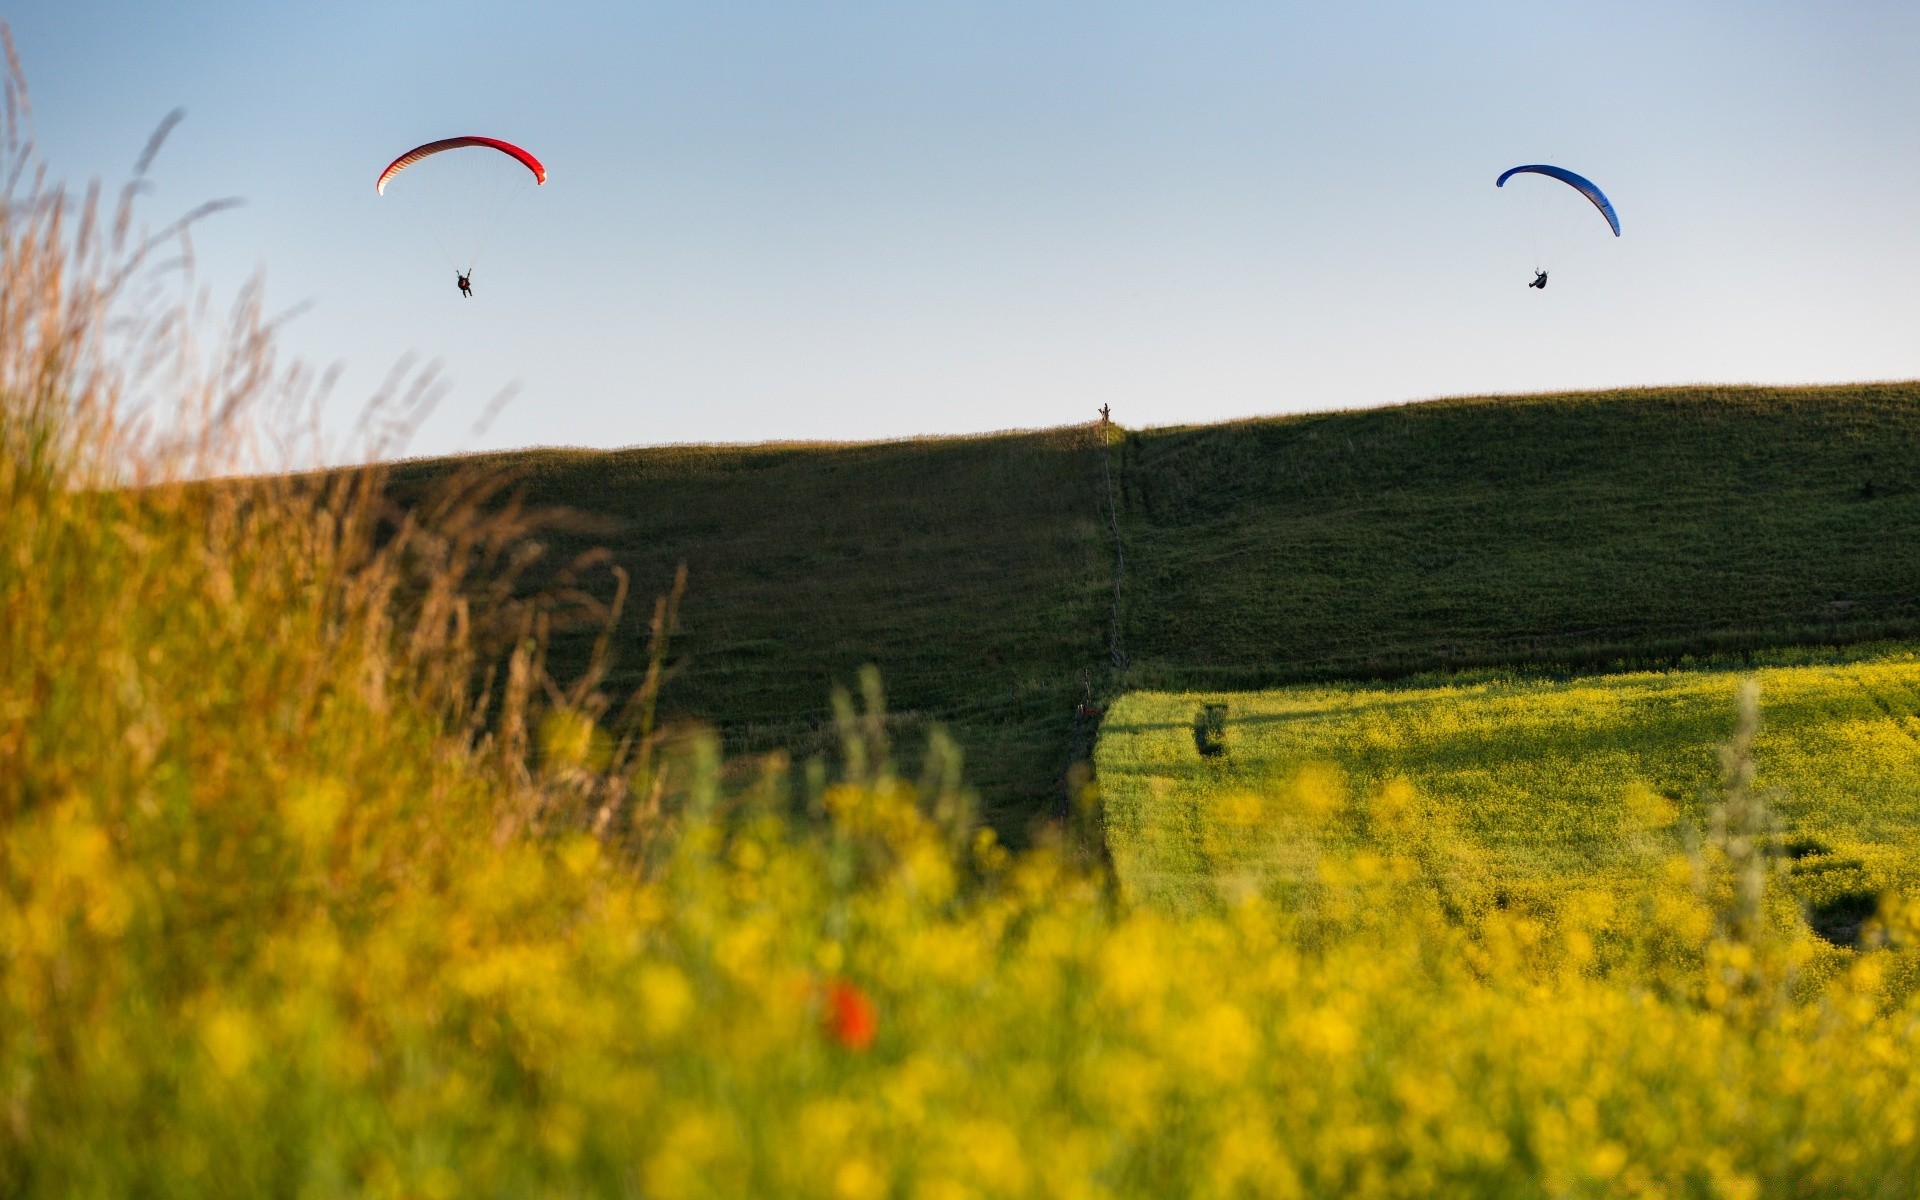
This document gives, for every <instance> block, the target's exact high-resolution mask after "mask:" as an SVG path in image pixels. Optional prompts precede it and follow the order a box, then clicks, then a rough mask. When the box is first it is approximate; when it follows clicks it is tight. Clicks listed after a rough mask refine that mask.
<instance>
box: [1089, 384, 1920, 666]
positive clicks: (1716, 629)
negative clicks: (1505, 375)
mask: <svg viewBox="0 0 1920 1200" xmlns="http://www.w3.org/2000/svg"><path fill="white" fill-rule="evenodd" d="M1120 459H1121V461H1122V463H1123V469H1122V470H1121V473H1120V474H1121V479H1122V480H1123V489H1122V490H1123V494H1124V505H1123V508H1122V513H1121V520H1122V525H1123V527H1124V529H1125V532H1126V545H1127V557H1128V565H1129V569H1130V570H1129V576H1128V588H1127V592H1126V600H1127V607H1126V615H1125V629H1124V634H1125V638H1124V640H1125V645H1126V648H1127V650H1128V651H1129V652H1130V653H1131V655H1132V656H1133V663H1134V669H1133V671H1132V672H1131V673H1130V674H1131V678H1129V679H1128V680H1127V681H1126V683H1127V684H1128V686H1153V687H1207V688H1223V687H1257V686H1263V685H1267V684H1273V683H1281V682H1287V681H1290V680H1307V679H1324V678H1333V677H1382V676H1393V675H1400V674H1405V673H1408V672H1410V671H1419V670H1433V669H1445V668H1450V667H1456V666H1465V665H1493V664H1506V663H1513V662H1545V663H1555V664H1565V665H1573V666H1580V665H1606V664H1610V663H1614V662H1617V661H1620V660H1627V661H1632V662H1637V663H1650V662H1659V661H1665V660H1669V659H1671V658H1673V657H1676V656H1679V655H1684V654H1704V653H1718V652H1727V651H1740V650H1745V649H1749V648H1756V647H1761V646H1776V645H1787V644H1796V643H1803V644H1804V643H1834V642H1850V641H1858V640H1863V639H1866V638H1870V637H1891V636H1906V635H1908V634H1910V633H1912V632H1913V631H1914V630H1915V628H1916V627H1917V626H1920V488H1917V487H1916V485H1920V385H1914V384H1894V385H1874V386H1859V387H1836V388H1802V389H1786V388H1676V389H1663V390H1658V391H1632V392H1607V393H1599V394H1586V395H1579V394H1572V395H1554V396H1539V397H1512V398H1498V399H1477V400H1446V401H1436V402H1431V403H1424V404H1410V405H1404V406H1400V407H1395V408H1382V409H1372V410H1368V411H1363V412H1341V413H1329V414H1324V415H1311V416H1299V417H1288V418H1281V419H1277V420H1261V421H1245V422H1237V423H1234V424H1229V425H1213V426H1203V427H1196V428H1186V429H1156V430H1147V431H1143V432H1138V433H1131V434H1129V435H1128V436H1127V438H1126V441H1125V446H1124V450H1123V451H1122V452H1121V453H1120Z"/></svg>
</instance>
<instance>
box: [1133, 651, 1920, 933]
mask: <svg viewBox="0 0 1920 1200" xmlns="http://www.w3.org/2000/svg"><path fill="white" fill-rule="evenodd" d="M1775 657H1776V658H1777V659H1779V660H1782V661H1783V662H1791V661H1792V660H1793V659H1796V658H1797V659H1800V660H1802V661H1801V662H1799V663H1798V664H1796V665H1776V666H1760V667H1755V668H1751V669H1748V670H1744V671H1739V672H1735V671H1729V670H1700V669H1694V670H1671V671H1661V672H1636V673H1624V674H1616V675H1600V676H1588V677H1584V678H1575V679H1571V680H1555V679H1528V678H1525V677H1511V676H1509V677H1498V676H1495V677H1490V678H1485V679H1481V680H1478V681H1474V680H1471V679H1468V680H1461V679H1458V678H1450V679H1438V680H1427V681H1420V680H1414V681H1408V682H1405V683H1403V684H1401V685H1397V686H1391V687H1383V686H1378V685H1375V686H1366V685H1345V686H1337V687H1336V686H1308V685H1301V686H1296V687H1291V688H1282V689H1276V690H1272V691H1265V692H1242V693H1135V694H1133V695H1129V696H1127V697H1125V698H1123V699H1122V700H1121V701H1120V702H1119V703H1118V704H1116V705H1115V706H1114V709H1113V711H1112V712H1111V714H1110V715H1109V716H1108V719H1107V721H1106V723H1105V725H1104V727H1103V734H1102V737H1101V740H1100V745H1099V750H1098V759H1097V761H1098V766H1099V771H1100V778H1101V781H1102V785H1103V792H1104V794H1105V796H1106V813H1107V836H1108V844H1109V846H1110V847H1111V849H1112V853H1113V857H1114V862H1115V864H1116V867H1117V869H1118V875H1119V878H1120V881H1121V886H1122V887H1123V888H1124V889H1125V890H1126V892H1127V894H1128V896H1129V898H1130V899H1133V900H1135V901H1137V902H1144V903H1153V904H1173V905H1182V906H1191V905H1195V904H1211V903H1217V902H1218V901H1219V896H1220V894H1221V890H1222V888H1223V887H1225V888H1232V887H1240V886H1256V887H1257V886H1264V885H1265V884H1266V883H1268V882H1270V881H1269V880H1266V879H1265V878H1264V876H1266V875H1268V874H1270V873H1271V872H1273V871H1275V870H1280V869H1283V864H1282V863H1281V862H1279V861H1278V860H1274V859H1272V858H1271V857H1270V856H1269V855H1268V854H1267V853H1266V851H1267V849H1268V848H1269V846H1270V844H1271V843H1272V842H1273V840H1274V839H1275V837H1276V836H1281V837H1284V830H1285V828H1286V825H1287V823H1288V821H1290V820H1291V819H1293V818H1294V817H1295V816H1296V815H1297V814H1292V813H1289V812H1288V811H1287V810H1286V809H1285V808H1284V806H1282V807H1281V808H1279V809H1276V810H1274V811H1273V812H1272V813H1271V814H1268V813H1266V810H1265V806H1264V804H1263V803H1262V804H1255V803H1254V801H1252V800H1250V799H1249V797H1260V796H1277V795H1281V794H1284V791H1285V786H1284V785H1285V781H1287V780H1289V779H1292V778H1294V777H1296V776H1297V775H1299V774H1300V773H1301V772H1303V771H1307V772H1311V771H1326V772H1331V773H1333V774H1334V775H1335V776H1337V777H1338V778H1340V779H1342V780H1344V781H1345V783H1346V786H1351V787H1353V788H1355V789H1357V790H1358V791H1360V792H1362V793H1365V794H1370V795H1380V794H1384V793H1385V792H1386V791H1387V790H1388V789H1404V790H1405V791H1406V794H1407V795H1408V796H1411V797H1417V800H1416V801H1414V802H1415V803H1416V804H1417V805H1418V812H1419V820H1420V821H1421V823H1422V824H1423V825H1424V826H1426V827H1427V828H1429V829H1432V830H1435V831H1445V832H1446V833H1447V835H1448V836H1450V837H1452V838H1454V839H1456V840H1457V842H1458V845H1459V846H1460V847H1462V848H1463V850H1464V851H1465V852H1467V853H1469V854H1470V856H1471V860H1472V862H1473V863H1474V867H1473V870H1474V871H1476V872H1477V873H1479V874H1481V875H1483V876H1484V877H1485V878H1486V879H1489V880H1492V881H1495V882H1496V883H1497V884H1498V885H1499V886H1500V887H1502V888H1504V889H1507V890H1508V892H1509V893H1511V894H1515V895H1518V894H1534V895H1548V894H1551V893H1553V892H1554V891H1556V890H1560V889H1566V888H1570V887H1573V888H1577V887H1584V886H1593V885H1601V886H1605V885H1607V884H1608V882H1609V881H1611V880H1616V879H1617V878H1618V877H1619V876H1621V875H1622V874H1624V873H1629V872H1632V871H1635V870H1638V869H1640V868H1642V867H1644V865H1645V861H1646V855H1645V846H1644V844H1642V843H1643V840H1644V836H1645V830H1646V828H1647V827H1648V826H1649V824H1650V823H1651V825H1653V826H1657V827H1658V828H1659V829H1660V830H1663V831H1665V835H1666V836H1668V837H1669V838H1670V839H1672V840H1673V844H1674V845H1675V846H1676V847H1677V846H1678V845H1679V844H1680V841H1679V837H1680V834H1681V833H1682V831H1684V830H1686V829H1689V828H1691V829H1693V830H1696V831H1699V830H1704V829H1705V828H1706V826H1707V824H1708V819H1709V810H1710V808H1711V805H1712V803H1713V800H1714V797H1715V796H1716V795H1717V793H1718V789H1719V787H1720V776H1721V770H1722V764H1721V762H1720V757H1719V752H1720V748H1721V747H1722V746H1724V745H1725V744H1726V743H1727V742H1728V740H1729V739H1730V738H1731V737H1732V734H1733V728H1734V713H1735V703H1734V700H1735V695H1736V691H1737V689H1738V687H1739V686H1740V684H1741V683H1742V681H1749V680H1750V681H1752V682H1753V683H1755V684H1757V686H1758V688H1759V694H1760V711H1761V714H1762V726H1761V730H1760V733H1759V736H1758V739H1757V740H1756V741H1755V743H1754V745H1753V749H1752V752H1753V756H1754V761H1755V763H1756V764H1757V767H1758V770H1759V778H1760V782H1761V784H1762V785H1763V786H1764V787H1765V789H1766V790H1767V794H1768V796H1769V798H1770V803H1769V811H1770V813H1771V819H1772V822H1773V828H1771V829H1770V830H1769V832H1768V837H1769V838H1770V839H1771V843H1772V844H1773V845H1774V847H1775V849H1776V851H1777V853H1778V854H1779V855H1781V856H1782V863H1783V868H1782V869H1783V879H1782V883H1783V886H1784V887H1785V888H1786V890H1787V893H1788V894H1789V895H1791V896H1792V897H1794V899H1795V900H1797V901H1798V903H1800V904H1801V905H1802V906H1804V907H1805V908H1806V910H1807V911H1808V913H1809V914H1810V916H1811V918H1812V920H1813V922H1814V924H1815V926H1816V927H1817V928H1820V929H1822V930H1823V931H1824V932H1827V933H1828V934H1829V935H1830V936H1833V937H1835V938H1836V939H1837V940H1841V941H1843V942H1844V943H1845V944H1849V945H1850V944H1852V943H1853V941H1854V940H1855V937H1856V935H1857V928H1858V926H1859V924H1860V922H1861V920H1862V919H1863V918H1865V917H1867V916H1870V915H1872V913H1873V912H1874V911H1876V909H1877V904H1878V897H1879V896H1881V895H1882V894H1889V895H1906V894H1913V893H1914V892H1915V891H1916V890H1917V889H1920V857H1916V856H1915V854H1914V847H1915V845H1916V832H1917V831H1920V740H1917V739H1916V732H1917V731H1920V657H1917V656H1916V655H1915V654H1914V653H1913V652H1912V651H1910V650H1905V649H1897V648H1886V649H1881V650H1879V651H1875V650H1873V649H1871V648H1862V649H1861V650H1860V651H1858V652H1856V653H1854V654H1844V653H1834V652H1826V653H1824V654H1810V653H1801V654H1798V655H1792V654H1781V655H1777V656H1775ZM1813 658H1826V659H1829V660H1836V661H1828V662H1824V663H1819V664H1817V665H1816V664H1812V663H1808V662H1806V661H1805V660H1807V659H1813ZM1209 709H1211V710H1212V712H1213V713H1214V714H1215V719H1214V721H1213V726H1215V728H1201V726H1205V725H1206V724H1207V722H1206V718H1205V716H1204V715H1203V714H1205V713H1206V712H1207V711H1208V710H1209ZM1203 743H1204V746H1203ZM1203 749H1204V752H1203ZM1250 805H1251V806H1252V807H1251V808H1250V807H1249V806H1250ZM1268 817H1270V820H1268V819H1266V818H1268ZM1361 833H1362V831H1359V830H1356V832H1355V836H1356V837H1360V836H1361Z"/></svg>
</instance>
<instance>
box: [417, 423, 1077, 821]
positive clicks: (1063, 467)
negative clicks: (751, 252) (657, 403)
mask: <svg viewBox="0 0 1920 1200" xmlns="http://www.w3.org/2000/svg"><path fill="white" fill-rule="evenodd" d="M1097 445H1098V443H1097V441H1096V440H1095V439H1094V438H1093V437H1092V436H1090V434H1089V433H1088V430H1087V428H1086V427H1080V428H1068V429H1062V430H1053V431H1047V432H1041V433H1023V434H1008V435H998V436H992V437H979V438H950V439H923V440H916V441H907V442H893V443H872V444H858V445H763V446H696V447H685V446H676V447H661V448H656V449H638V450H620V451H579V450H531V451H523V452H519V453H514V454H506V455H487V456H481V457H479V458H478V459H472V458H469V459H464V460H438V461H423V462H414V463H408V464H403V465H402V466H401V467H400V468H399V471H398V475H397V480H396V482H397V485H398V486H399V487H401V488H403V489H405V488H410V487H416V486H418V485H419V484H420V483H421V482H422V481H423V480H424V479H425V478H428V477H430V476H432V475H435V474H437V473H439V472H440V471H443V470H445V469H447V467H448V466H449V465H450V463H451V462H462V463H466V464H476V463H477V464H481V465H497V466H506V467H509V468H511V469H512V470H513V471H514V472H515V473H516V475H517V476H518V478H519V480H520V485H519V486H520V488H521V490H522V491H523V493H524V495H525V496H526V498H527V500H528V501H529V502H531V503H534V504H540V505H561V506H565V507H568V508H571V509H574V510H577V511H579V512H581V513H585V514H590V515H593V516H596V517H599V518H601V520H599V521H597V522H595V524H594V527H591V528H589V529H587V530H585V531H582V532H577V533H567V534H556V535H554V536H553V537H551V538H549V541H550V543H551V545H550V554H549V558H550V559H551V560H554V561H564V560H566V559H568V558H570V557H572V556H573V555H574V554H576V553H578V552H580V551H583V550H586V549H589V548H591V547H593V546H605V547H607V548H609V549H610V550H611V551H612V552H613V556H614V559H615V561H617V562H618V563H619V564H620V565H621V566H623V567H624V568H625V569H626V570H627V572H628V573H629V575H630V577H631V579H632V588H633V595H634V603H632V604H631V605H630V606H629V609H628V612H627V615H626V618H625V619H624V621H623V622H622V629H621V632H622V636H621V637H620V639H619V641H618V644H617V646H616V652H617V654H618V655H619V667H618V669H617V670H616V671H615V673H614V675H613V676H612V678H611V681H610V682H611V684H612V687H613V688H614V690H615V691H616V692H618V691H621V690H624V689H625V688H628V687H631V686H634V685H637V683H638V681H639V677H640V674H641V673H642V672H643V671H644V670H645V668H646V637H647V617H648V615H649V613H650V611H651V607H652V605H651V601H652V598H653V597H654V596H656V595H659V594H660V593H662V592H665V591H666V590H668V589H669V588H670V586H671V584H672V580H673V575H674V570H675V568H676V567H677V566H678V565H679V564H680V563H683V562H684V563H685V564H686V565H687V568H688V588H687V593H686V597H685V601H684V603H683V605H682V608H681V630H680V636H679V637H678V639H677V640H676V642H675V644H674V655H675V657H676V658H684V661H685V669H684V670H683V671H682V672H681V673H680V674H679V675H678V676H677V677H675V678H674V679H673V680H672V681H671V683H670V684H669V685H668V688H667V690H666V693H665V697H664V704H665V708H666V710H667V714H668V715H669V716H678V717H692V718H699V719H703V720H709V721H713V722H715V723H717V724H719V725H720V726H721V728H722V730H723V732H724V733H725V735H726V738H727V743H728V748H729V749H730V750H733V751H763V750H769V749H776V748H777V749H785V750H787V751H789V752H790V753H792V754H794V755H795V756H796V757H799V758H805V757H807V756H809V755H811V754H814V753H818V752H820V751H821V750H824V749H826V748H827V747H828V746H829V745H830V744H831V738H830V737H829V736H828V735H827V732H826V730H827V729H828V728H829V726H830V708H829V704H828V700H829V697H830V694H831V691H832V689H833V688H834V687H835V686H836V685H837V686H842V687H846V688H848V689H850V690H851V689H854V688H855V687H856V676H857V673H858V671H859V668H860V667H861V666H862V665H863V664H866V663H874V664H876V665H878V666H879V668H880V670H881V672H882V675H883V679H884V682H885V685H886V689H887V693H888V696H887V699H888V705H889V709H890V711H891V712H892V713H893V714H894V715H895V717H896V719H897V722H898V727H899V729H900V733H901V736H900V738H899V739H898V740H899V742H900V746H901V749H902V750H904V751H907V752H908V754H909V756H910V755H911V751H912V750H913V748H914V747H915V746H917V745H918V744H919V743H920V742H921V740H922V738H921V736H920V731H919V729H918V726H920V725H922V724H924V723H925V722H927V721H939V722H941V723H943V724H944V725H945V726H946V727H947V728H948V730H949V732H951V733H952V734H953V735H954V736H955V737H956V739H957V740H958V741H959V743H960V745H961V747H962V750H963V751H964V753H965V769H966V771H967V775H968V778H969V780H970V781H971V782H972V783H973V784H974V785H975V786H976V787H978V788H979V789H980V791H981V793H982V795H983V797H984V798H985V800H986V802H987V809H988V814H989V815H990V816H991V817H992V818H993V819H994V820H995V821H996V823H998V824H1000V825H1001V827H1002V828H1004V829H1006V830H1008V831H1009V832H1010V833H1018V832H1020V831H1021V830H1022V829H1023V827H1024V825H1025V823H1026V821H1027V819H1028V816H1029V814H1031V813H1033V812H1036V811H1038V810H1039V809H1041V808H1042V807H1043V806H1044V804H1045V802H1046V798H1047V796H1048V794H1049V791H1050V789H1051V788H1052V785H1053V781H1054V780H1055V778H1056V777H1057V776H1058V775H1059V773H1060V771H1061V768H1062V767H1063V766H1064V765H1065V758H1064V756H1065V754H1066V750H1067V745H1068V742H1069V740H1070V739H1069V734H1070V732H1071V726H1072V721H1073V709H1074V705H1075V704H1076V702H1077V701H1078V700H1079V699H1080V697H1081V695H1082V694H1083V693H1082V684H1081V672H1082V670H1084V669H1087V668H1093V669H1094V670H1096V671H1097V670H1098V669H1099V668H1100V667H1101V666H1102V665H1103V664H1104V663H1105V662H1106V657H1107V655H1106V640H1105V639H1106V627H1105V614H1106V613H1107V611H1108V607H1107V606H1108V604H1109V600H1108V597H1107V594H1106V592H1105V591H1104V589H1106V588H1107V587H1108V586H1109V584H1108V579H1109V561H1110V558H1111V551H1110V550H1109V549H1108V548H1107V544H1106V543H1103V542H1102V540H1101V538H1102V536H1103V531H1102V530H1101V528H1100V526H1099V520H1100V515H1101V512H1100V507H1099V504H1098V501H1097V496H1098V492H1097V490H1096V488H1095V482H1096V481H1097V479H1098V477H1099V458H1098V450H1097ZM593 636H594V631H591V630H575V631H571V632H563V633H561V634H559V635H558V636H557V637H556V639H555V647H554V651H555V653H554V657H555V659H556V666H557V667H559V668H560V670H561V672H562V673H564V672H565V670H566V669H568V668H569V667H577V666H578V664H579V663H581V662H582V661H584V656H585V653H586V647H587V646H588V645H589V644H590V643H591V641H592V638H593Z"/></svg>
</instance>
